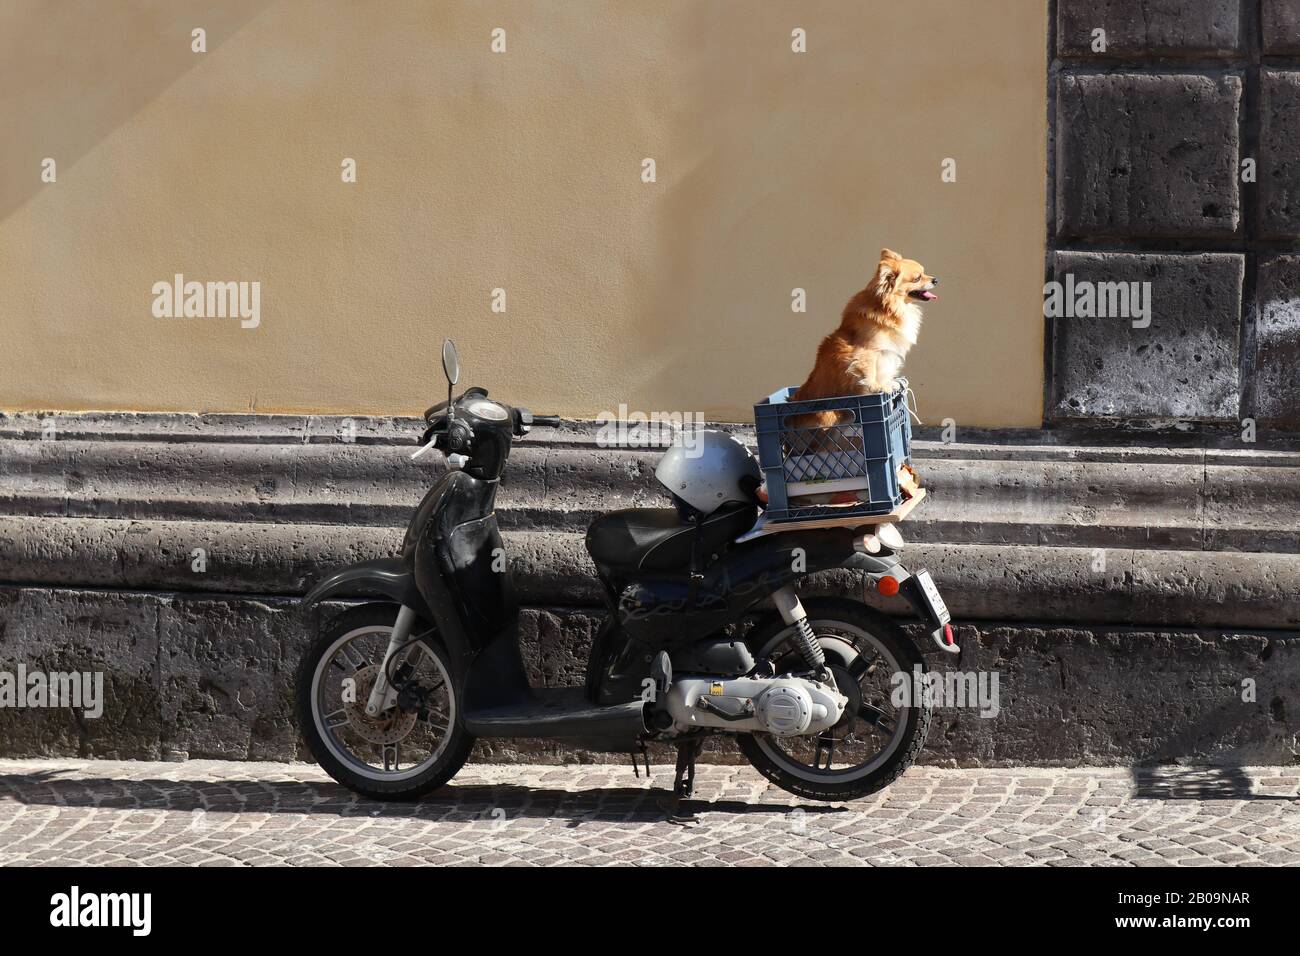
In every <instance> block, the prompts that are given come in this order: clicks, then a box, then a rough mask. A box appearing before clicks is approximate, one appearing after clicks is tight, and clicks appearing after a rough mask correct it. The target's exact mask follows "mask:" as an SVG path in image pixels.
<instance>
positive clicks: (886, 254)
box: [880, 249, 903, 262]
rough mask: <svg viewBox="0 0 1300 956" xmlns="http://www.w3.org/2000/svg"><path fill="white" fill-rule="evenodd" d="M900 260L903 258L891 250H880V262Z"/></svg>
mask: <svg viewBox="0 0 1300 956" xmlns="http://www.w3.org/2000/svg"><path fill="white" fill-rule="evenodd" d="M901 258H903V257H902V256H900V255H899V254H898V253H897V252H895V251H894V250H893V249H881V250H880V261H881V262H886V261H888V260H891V259H892V260H895V261H897V260H898V259H901Z"/></svg>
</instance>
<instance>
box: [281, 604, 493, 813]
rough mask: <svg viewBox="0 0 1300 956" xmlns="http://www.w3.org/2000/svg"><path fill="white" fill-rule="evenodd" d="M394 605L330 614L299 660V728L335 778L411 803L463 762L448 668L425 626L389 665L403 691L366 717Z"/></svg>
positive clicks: (466, 750)
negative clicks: (325, 623)
mask: <svg viewBox="0 0 1300 956" xmlns="http://www.w3.org/2000/svg"><path fill="white" fill-rule="evenodd" d="M397 611H398V609H397V606H396V605H393V604H364V605H361V606H360V607H355V608H351V609H350V610H347V611H344V612H343V613H342V614H340V615H338V616H337V617H335V618H334V619H333V620H332V621H330V623H329V624H328V626H327V627H325V628H324V629H323V630H322V632H321V634H320V635H319V636H318V637H317V638H316V640H315V641H314V642H313V643H312V645H311V646H310V647H309V648H308V650H307V653H306V654H305V655H303V659H302V662H301V663H300V664H299V667H298V677H297V681H296V692H297V698H298V699H297V704H298V725H299V728H300V729H301V730H302V735H303V738H304V739H305V740H306V741H307V746H308V748H309V749H310V750H311V752H312V756H314V757H315V758H316V760H317V762H318V763H319V764H320V765H321V767H323V768H324V769H325V771H326V773H328V774H329V775H330V776H331V777H333V778H334V779H335V780H337V781H338V782H339V783H341V784H343V786H345V787H347V788H348V789H349V790H352V791H354V792H356V793H359V794H361V795H362V796H366V797H372V798H374V799H376V800H413V799H415V798H416V797H419V796H422V795H423V794H426V793H428V792H430V791H431V790H435V789H437V788H438V787H441V786H442V785H443V784H444V783H446V782H447V781H448V780H450V779H451V778H452V777H453V776H454V775H455V774H456V772H457V771H458V770H460V768H461V767H462V766H463V765H464V763H465V761H466V760H467V759H468V758H469V754H470V750H471V749H473V746H474V738H473V737H472V736H470V734H469V733H468V732H467V731H466V730H465V728H464V726H463V725H462V722H461V707H460V700H459V696H458V693H457V689H456V685H455V682H454V681H453V680H452V679H451V661H450V658H449V657H448V654H447V651H446V649H445V648H444V647H443V646H442V644H441V642H440V641H438V639H437V637H436V635H435V634H434V632H433V630H432V628H430V627H429V625H428V624H427V623H423V622H417V624H416V627H415V629H414V631H413V632H412V635H411V639H410V640H409V641H408V642H407V643H406V644H405V645H403V646H402V648H401V650H399V651H398V652H397V653H396V654H395V655H394V658H393V660H392V661H390V662H389V675H388V676H389V679H390V681H392V683H393V684H394V686H395V687H398V688H401V689H402V692H401V693H400V694H399V695H398V698H397V700H396V701H395V702H393V703H392V705H391V706H389V707H388V708H386V709H385V710H384V711H382V712H381V713H379V714H377V715H374V716H371V715H369V714H367V713H366V702H367V700H368V698H369V696H370V691H371V689H372V688H373V687H374V685H375V681H376V679H377V678H378V676H379V670H380V667H381V666H382V664H383V661H384V654H385V652H386V650H387V647H388V643H389V638H390V637H391V635H392V632H393V627H394V625H395V623H396V620H397Z"/></svg>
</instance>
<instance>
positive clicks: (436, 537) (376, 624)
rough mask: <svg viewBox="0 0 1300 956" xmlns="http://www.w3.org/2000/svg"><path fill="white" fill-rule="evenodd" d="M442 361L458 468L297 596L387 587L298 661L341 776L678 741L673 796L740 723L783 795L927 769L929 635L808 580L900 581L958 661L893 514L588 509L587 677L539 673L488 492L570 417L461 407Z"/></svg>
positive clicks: (308, 730) (754, 507) (318, 752)
mask: <svg viewBox="0 0 1300 956" xmlns="http://www.w3.org/2000/svg"><path fill="white" fill-rule="evenodd" d="M442 360H443V370H444V372H445V373H446V376H447V381H448V397H447V401H445V402H442V403H440V404H438V405H435V406H434V407H432V408H430V409H429V410H428V411H427V412H426V413H425V423H426V425H427V426H428V428H427V431H426V432H425V435H424V438H423V439H422V440H421V444H422V445H423V447H422V448H421V449H420V451H419V452H417V453H416V455H417V456H418V455H420V454H423V453H424V452H426V451H428V450H430V449H436V450H438V451H440V452H442V453H443V454H444V455H446V456H447V460H448V463H449V470H447V471H446V473H445V474H443V475H442V476H441V477H440V478H439V479H438V481H437V483H436V484H435V485H434V486H433V488H432V489H431V490H430V491H429V492H428V494H426V495H425V497H424V499H423V500H422V501H421V502H420V505H419V507H418V508H417V509H416V511H415V515H414V517H413V518H412V520H411V523H410V527H409V528H408V529H407V532H406V537H405V540H404V541H403V544H402V552H401V555H400V556H399V557H394V558H387V559H382V560H377V561H367V562H363V563H361V564H357V565H354V566H352V567H349V568H345V569H343V570H341V571H338V572H337V573H335V574H332V575H330V576H329V577H328V578H326V579H325V580H323V581H321V582H320V583H319V584H318V585H317V586H316V587H315V588H314V589H312V591H311V592H310V593H309V594H308V595H307V596H306V598H305V599H304V604H305V605H308V606H310V605H313V604H316V603H317V602H319V601H322V600H324V599H326V598H332V597H339V596H343V595H357V594H368V595H373V596H374V597H375V598H376V600H375V601H372V602H370V603H365V604H361V605H358V606H354V607H352V608H351V609H349V610H347V611H344V612H343V613H341V614H339V615H338V616H337V617H335V618H334V619H333V620H332V621H331V622H329V624H328V626H326V627H325V628H324V629H323V633H321V634H320V635H319V636H318V637H317V639H316V640H315V642H314V643H313V644H312V646H311V647H310V649H309V650H308V652H307V654H306V655H305V657H304V659H303V661H302V663H301V666H300V668H299V673H298V678H297V702H298V714H299V722H300V726H301V729H302V732H303V734H304V736H305V738H306V741H307V743H308V745H309V747H310V748H311V751H312V753H313V754H314V755H315V757H316V759H317V760H318V761H319V762H320V764H321V766H323V767H324V768H325V769H326V771H328V772H329V774H330V775H331V776H332V777H333V778H334V779H335V780H337V781H339V782H340V783H342V784H343V785H345V786H347V787H348V788H350V789H352V790H354V791H356V792H358V793H360V794H363V795H365V796H369V797H374V798H379V799H403V798H414V797H417V796H419V795H421V794H424V793H427V792H429V791H431V790H433V789H435V788H437V787H439V786H441V785H442V784H444V783H446V782H447V781H448V780H450V779H451V778H452V776H454V775H455V774H456V772H457V771H458V770H459V769H460V768H461V766H462V765H463V764H464V763H465V761H466V759H467V758H468V757H469V754H470V750H471V749H472V747H473V744H474V740H475V738H477V737H484V738H508V737H528V738H546V739H562V740H564V741H566V742H568V743H569V744H571V745H574V746H577V747H580V748H584V749H590V750H595V751H600V752H607V753H612V752H622V753H631V754H632V755H633V761H634V765H635V761H636V760H637V757H638V755H639V756H641V757H645V755H646V753H647V744H648V743H650V742H663V743H669V744H673V745H675V746H676V748H677V772H676V779H675V782H674V788H673V792H674V794H675V795H676V796H677V797H678V798H684V797H687V796H689V795H690V793H691V788H692V783H693V778H694V768H695V759H696V757H697V756H698V755H699V752H700V749H701V747H702V746H703V743H704V741H705V740H706V739H707V738H708V737H710V736H714V735H718V734H729V735H733V736H735V737H736V739H737V741H738V743H739V746H740V748H741V750H742V751H743V752H744V754H745V756H746V757H747V758H748V759H749V760H750V762H751V763H752V764H753V765H754V767H755V768H756V769H757V770H758V771H759V772H760V773H762V774H763V775H764V776H766V777H767V778H768V779H770V780H771V781H773V782H774V783H776V784H777V785H778V786H780V787H783V788H784V789H786V790H789V791H791V792H792V793H795V794H798V795H800V796H803V797H808V798H813V799H819V800H847V799H853V798H856V797H861V796H864V795H866V794H868V793H872V792H874V791H876V790H879V789H880V788H882V787H884V786H886V785H888V784H889V783H891V782H892V781H893V780H895V779H896V778H897V777H898V776H899V775H900V774H902V772H903V771H904V770H905V769H906V768H907V767H908V766H909V765H910V764H911V763H912V761H913V760H915V758H916V757H917V755H918V754H919V753H920V750H921V748H922V746H923V745H924V743H925V737H926V733H927V730H928V728H929V723H930V711H929V708H928V706H927V705H926V703H925V702H924V701H923V700H908V701H904V702H903V705H902V706H896V705H895V704H894V702H893V701H894V700H895V699H896V698H897V696H898V695H896V694H895V693H894V688H895V682H894V680H893V678H894V675H897V674H902V675H907V677H908V679H909V683H910V678H911V676H912V675H913V673H914V669H915V668H918V667H919V668H921V669H922V670H924V669H925V662H924V660H923V658H922V656H921V654H920V652H919V650H918V648H917V647H916V645H915V644H914V643H913V642H912V641H911V640H910V639H908V638H907V637H906V636H905V635H904V634H903V632H902V630H901V629H900V628H899V627H898V625H897V624H895V623H894V622H893V621H892V620H890V619H889V618H888V617H886V616H885V615H883V614H881V613H880V612H879V611H876V610H875V609H873V608H872V607H870V606H869V605H867V604H865V603H863V602H860V601H854V600H845V599H842V598H810V599H809V600H808V601H806V602H802V601H801V600H800V598H799V596H798V594H797V593H796V590H795V587H796V584H797V583H798V582H799V581H800V580H801V579H802V578H803V577H804V576H805V575H807V574H811V573H814V572H817V571H823V570H827V569H832V568H850V569H856V570H859V571H861V572H863V573H864V586H867V585H870V584H872V583H878V582H880V581H881V580H883V579H886V578H889V579H891V580H889V581H886V584H885V586H884V587H882V588H881V590H883V591H885V592H886V593H889V592H892V591H894V590H895V589H897V590H898V591H899V592H901V593H902V594H903V595H904V596H905V597H906V598H907V599H908V601H909V602H910V604H911V605H912V607H913V608H914V609H915V610H916V612H917V613H918V614H919V615H920V617H921V618H922V620H923V621H925V622H926V626H927V629H928V630H929V632H930V633H931V637H932V639H933V640H934V641H935V643H936V644H937V645H938V646H939V647H940V648H941V649H942V650H945V651H949V652H955V651H956V646H955V644H954V643H953V638H952V629H951V626H950V625H949V623H948V612H947V609H946V608H945V607H944V606H943V601H942V599H941V598H940V597H939V594H938V591H937V590H936V589H935V587H934V583H933V580H932V579H931V578H930V576H929V575H928V574H927V573H926V572H924V571H922V572H918V573H916V574H910V573H908V572H907V571H906V570H905V569H904V568H903V567H902V565H901V564H900V563H899V559H898V555H897V552H898V550H899V548H900V547H901V546H902V543H903V542H902V537H901V535H899V534H898V532H897V529H896V528H894V527H893V525H881V524H863V525H859V526H857V527H843V526H836V525H827V526H822V527H804V528H795V529H784V528H783V527H782V526H781V525H780V524H771V525H765V524H764V523H763V522H762V521H761V520H759V515H760V511H761V508H762V500H761V490H760V489H757V488H754V489H751V491H752V495H751V497H752V500H751V501H748V502H742V503H732V504H730V505H728V506H725V507H722V508H719V509H718V510H717V511H715V512H713V513H712V514H709V515H704V514H701V513H700V512H698V511H696V510H695V509H693V508H691V507H690V506H689V505H687V504H686V503H685V502H684V501H682V500H680V499H677V500H675V507H672V508H662V509H647V508H641V509H627V510H623V511H615V512H611V513H609V514H606V515H602V516H601V517H598V518H597V519H596V520H595V521H593V522H592V524H591V526H590V529H589V531H588V534H587V547H588V550H589V552H590V554H591V558H592V560H593V562H594V564H595V567H596V572H597V575H598V576H599V579H600V582H601V584H602V586H603V589H604V596H605V600H606V604H607V606H608V609H609V616H608V618H607V620H606V621H605V623H604V625H603V626H602V627H601V628H600V630H599V633H598V634H597V635H596V638H595V640H594V642H593V646H592V649H591V656H590V660H589V662H588V666H587V673H586V686H584V687H573V688H561V689H551V688H546V689H544V688H536V687H532V686H530V685H529V682H528V678H527V676H526V674H525V670H524V666H523V663H522V660H521V658H520V653H519V644H518V616H519V608H518V604H517V601H516V599H515V596H514V593H513V589H512V585H511V577H510V571H509V568H508V566H507V562H506V560H505V552H504V549H503V546H502V540H501V535H500V533H499V531H498V529H497V520H496V515H495V511H494V501H495V498H496V492H497V487H498V482H499V479H500V477H501V473H502V470H503V469H504V467H505V464H506V459H507V457H508V455H509V453H510V447H511V443H512V441H513V440H514V439H516V438H520V437H522V436H524V435H527V434H528V432H529V430H530V428H531V427H532V426H534V425H538V424H558V419H546V418H541V417H535V416H533V415H532V414H531V413H530V412H529V411H528V410H526V409H523V408H512V407H510V406H507V405H504V404H501V403H500V402H497V401H495V400H493V399H490V398H489V397H488V393H487V391H486V390H485V389H482V388H470V389H468V390H466V391H465V392H464V393H463V394H461V395H460V396H458V397H455V398H453V397H452V391H453V387H454V386H455V385H456V383H457V381H458V380H459V376H460V360H459V357H458V355H457V353H456V348H455V345H454V344H453V343H452V342H450V341H447V342H445V343H444V345H443V356H442ZM647 769H648V767H647Z"/></svg>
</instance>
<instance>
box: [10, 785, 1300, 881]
mask: <svg viewBox="0 0 1300 956" xmlns="http://www.w3.org/2000/svg"><path fill="white" fill-rule="evenodd" d="M670 782H671V777H670V769H669V768H665V767H658V768H655V772H654V776H653V778H652V779H651V781H650V782H647V781H646V780H645V778H644V777H642V778H641V779H640V780H637V779H635V778H634V777H633V776H632V771H631V769H630V768H628V767H622V766H614V765H597V766H569V767H554V766H506V765H486V764H478V765H473V764H472V765H470V766H468V767H466V768H465V769H464V770H463V771H461V773H460V775H459V776H458V777H457V778H456V780H454V781H453V782H452V784H451V785H449V786H448V787H446V788H444V790H443V791H441V792H439V793H437V794H434V795H432V796H430V797H426V798H425V799H424V800H423V801H421V802H420V803H418V804H380V803H373V802H370V801H367V800H360V799H357V798H355V797H354V796H353V795H352V794H351V793H349V792H348V791H347V790H345V789H343V788H342V787H339V786H337V785H336V784H334V783H333V782H332V781H330V780H329V779H328V778H327V777H326V776H325V775H324V773H322V772H321V771H320V770H319V769H318V768H316V767H314V766H311V765H308V764H270V763H236V762H224V761H191V762H188V763H140V762H117V761H72V760H57V761H30V760H21V761H16V760H9V761H0V864H8V865H13V864H28V865H30V864H60V863H61V864H83V865H94V866H104V865H115V864H151V863H152V864H198V865H204V866H208V865H211V866H239V865H246V864H289V865H319V864H325V865H376V864H379V865H396V866H412V865H419V864H424V863H436V864H475V863H486V864H524V865H529V864H533V865H545V864H566V863H581V864H610V863H630V864H639V865H660V866H662V865H673V864H679V863H683V864H697V863H712V864H739V865H764V864H773V863H777V864H784V865H791V864H813V865H817V864H865V865H874V866H881V865H891V864H901V865H909V866H911V865H926V864H1048V865H1061V866H1069V865H1078V864H1103V865H1113V866H1129V865H1137V866H1141V865H1155V864H1168V863H1174V864H1186V865H1207V864H1209V865H1213V864H1241V863H1250V864H1274V865H1279V864H1300V772H1298V771H1296V770H1294V769H1292V768H1284V769H1277V768H1272V769H1270V768H1255V769H1236V768H1234V769H1229V770H1208V769H1187V768H1163V769H1152V770H1148V771H1130V770H1121V769H1081V770H1080V769H1074V770H1058V769H1050V770H1049V769H1029V768H1015V769H1008V770H941V769H935V768H926V767H919V768H913V769H912V770H910V771H909V772H908V773H907V774H906V775H905V776H904V778H903V779H902V780H900V781H898V782H897V783H895V784H894V785H893V786H892V787H889V788H888V789H887V790H885V791H884V792H882V793H878V794H875V795H873V796H871V797H868V798H867V799H864V800H860V801H857V802H855V803H851V804H844V805H834V804H816V803H810V802H807V801H802V800H799V799H798V798H795V797H791V796H790V795H788V794H786V793H784V792H783V791H781V790H778V789H776V788H775V787H772V786H771V785H769V784H768V783H767V782H766V781H765V780H764V779H763V778H762V777H760V776H759V775H758V774H757V773H755V772H754V771H752V770H750V769H748V768H744V767H731V766H726V767H724V766H702V767H701V768H700V771H699V775H698V777H697V784H696V800H695V801H693V802H692V803H691V804H690V809H691V811H692V814H691V818H687V819H684V820H673V819H671V818H670V817H669V816H668V814H667V813H666V812H665V810H664V808H663V806H662V800H663V793H664V791H663V789H662V788H664V787H666V786H669V785H670Z"/></svg>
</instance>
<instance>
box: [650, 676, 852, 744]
mask: <svg viewBox="0 0 1300 956" xmlns="http://www.w3.org/2000/svg"><path fill="white" fill-rule="evenodd" d="M666 703H667V711H668V715H669V716H670V717H671V718H672V728H673V730H675V731H677V732H679V733H682V732H685V731H688V730H697V729H699V728H701V727H711V728H716V729H718V730H730V731H735V732H739V733H747V732H752V731H758V732H761V733H768V734H773V735H775V736H777V737H793V736H798V735H800V734H816V733H821V731H823V730H826V729H827V728H828V727H833V726H834V725H835V724H836V723H837V722H838V721H839V719H840V717H841V716H842V715H843V714H844V708H845V706H846V705H847V704H848V698H847V697H845V696H844V695H843V694H841V693H839V691H837V690H836V689H835V687H834V686H832V685H829V684H823V683H820V682H818V681H813V680H805V679H803V678H798V677H766V678H754V677H737V678H729V679H721V680H718V679H713V678H708V677H689V676H683V677H681V678H680V679H678V680H674V681H673V682H672V684H671V685H670V686H669V688H668V693H667V696H666Z"/></svg>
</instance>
